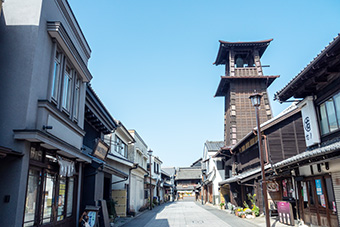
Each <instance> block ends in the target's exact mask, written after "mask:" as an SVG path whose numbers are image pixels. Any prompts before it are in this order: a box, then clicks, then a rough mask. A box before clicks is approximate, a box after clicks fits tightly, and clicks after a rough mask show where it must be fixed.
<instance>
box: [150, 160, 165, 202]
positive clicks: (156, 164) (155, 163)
mask: <svg viewBox="0 0 340 227" xmlns="http://www.w3.org/2000/svg"><path fill="white" fill-rule="evenodd" d="M151 163H152V167H151V176H152V179H153V180H155V181H156V185H155V188H154V189H153V193H152V195H153V198H155V197H157V202H158V203H162V202H164V199H163V198H164V192H163V182H162V177H161V165H162V163H163V162H162V161H161V160H160V159H159V157H157V156H152V158H151Z"/></svg>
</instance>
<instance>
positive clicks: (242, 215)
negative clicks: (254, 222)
mask: <svg viewBox="0 0 340 227" xmlns="http://www.w3.org/2000/svg"><path fill="white" fill-rule="evenodd" d="M238 216H239V217H240V218H245V217H246V213H245V212H244V211H239V212H238Z"/></svg>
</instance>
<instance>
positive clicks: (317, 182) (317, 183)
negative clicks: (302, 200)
mask: <svg viewBox="0 0 340 227" xmlns="http://www.w3.org/2000/svg"><path fill="white" fill-rule="evenodd" d="M315 187H316V194H317V195H323V193H322V187H321V179H317V180H315Z"/></svg>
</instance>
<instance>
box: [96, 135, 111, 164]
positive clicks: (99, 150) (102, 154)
mask: <svg viewBox="0 0 340 227" xmlns="http://www.w3.org/2000/svg"><path fill="white" fill-rule="evenodd" d="M109 149H110V147H109V146H108V145H107V144H106V143H104V142H103V141H102V140H100V139H99V140H98V142H97V146H96V148H95V149H94V151H93V154H92V155H93V156H95V157H97V158H99V159H101V160H105V159H106V156H107V153H108V152H109Z"/></svg>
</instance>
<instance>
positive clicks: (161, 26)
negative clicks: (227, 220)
mask: <svg viewBox="0 0 340 227" xmlns="http://www.w3.org/2000/svg"><path fill="white" fill-rule="evenodd" d="M69 3H70V5H71V7H72V9H73V12H74V14H75V15H76V17H77V20H78V22H79V24H80V27H81V28H82V31H83V33H84V35H85V37H86V39H87V41H88V43H89V45H90V47H91V49H92V56H91V59H90V61H89V69H90V71H91V73H92V75H93V80H92V81H91V84H92V87H93V88H94V89H95V91H96V92H97V94H98V95H99V97H100V98H101V100H102V101H103V103H104V104H105V105H106V107H107V109H108V110H109V111H110V112H111V115H112V116H113V117H114V118H116V119H118V120H121V121H122V122H123V124H124V125H125V126H126V128H129V129H136V130H137V132H138V133H139V134H140V135H141V136H142V138H143V139H144V140H145V142H146V143H147V144H148V146H149V147H150V148H151V149H152V150H153V151H154V154H155V155H157V156H159V157H160V159H161V160H162V161H163V166H188V165H190V164H192V163H193V162H194V161H196V160H197V159H198V158H200V157H201V156H202V153H203V145H204V142H205V141H206V140H210V141H219V140H221V141H222V140H223V111H224V102H223V98H221V97H218V98H214V94H215V92H216V89H217V86H218V84H219V80H220V76H221V75H222V74H223V72H224V66H214V65H213V64H212V63H213V62H214V61H215V59H216V55H217V51H218V48H219V42H218V40H224V41H257V40H264V39H269V38H273V39H274V40H273V41H272V43H271V44H270V45H269V47H268V48H267V50H266V52H265V53H264V55H263V57H262V58H261V62H262V64H265V65H270V67H269V68H264V72H265V74H266V75H280V78H279V79H277V80H276V81H275V82H274V83H273V84H272V85H271V86H270V88H269V89H268V92H269V96H270V98H271V106H272V109H273V112H274V115H277V114H278V113H279V112H280V111H282V110H283V109H284V108H286V107H287V105H284V104H279V103H278V102H276V101H273V97H274V93H275V92H276V91H278V90H280V89H282V88H283V87H284V85H286V84H287V83H288V82H289V80H291V79H292V78H293V77H294V76H296V75H297V74H298V73H299V72H300V71H301V70H302V69H303V68H304V67H305V66H306V65H307V64H308V63H309V62H310V61H311V60H312V59H313V58H314V57H315V56H316V55H317V54H318V53H319V52H320V51H321V50H322V49H323V48H324V47H325V46H327V45H328V43H329V42H330V41H332V40H333V38H334V37H335V36H337V34H338V33H339V32H340V26H339V25H340V1H336V0H333V1H327V0H326V1H310V0H309V1H304V0H299V1H290V0H286V1H247V0H245V1H226V0H224V1H215V0H209V1H207V0H171V1H170V0H145V1H140V0H99V1H90V0H82V1H79V0H78V1H75V0H69Z"/></svg>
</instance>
